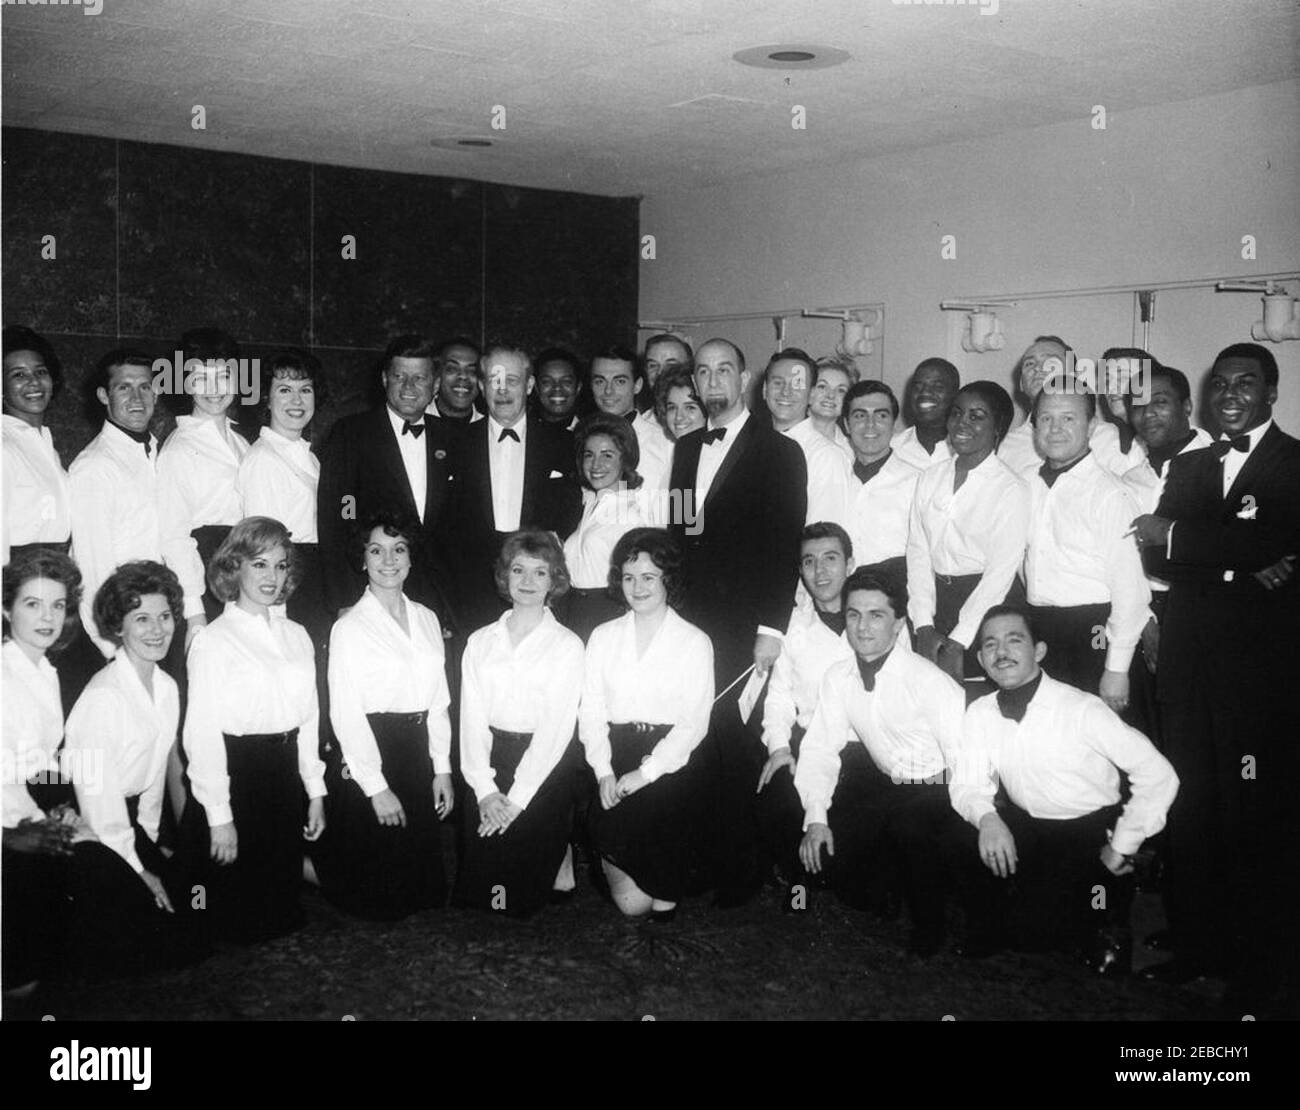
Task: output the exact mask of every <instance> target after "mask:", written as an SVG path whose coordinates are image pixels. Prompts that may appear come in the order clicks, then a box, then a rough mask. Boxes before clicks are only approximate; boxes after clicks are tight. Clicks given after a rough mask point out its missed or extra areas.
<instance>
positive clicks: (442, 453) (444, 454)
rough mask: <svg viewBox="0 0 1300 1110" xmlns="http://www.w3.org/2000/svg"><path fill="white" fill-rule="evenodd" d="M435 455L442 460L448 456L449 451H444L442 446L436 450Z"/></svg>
mask: <svg viewBox="0 0 1300 1110" xmlns="http://www.w3.org/2000/svg"><path fill="white" fill-rule="evenodd" d="M433 457H434V458H435V459H438V460H439V461H441V460H442V459H445V458H446V457H447V452H446V451H444V450H443V449H442V448H441V447H439V448H438V450H436V451H435V452H434V453H433Z"/></svg>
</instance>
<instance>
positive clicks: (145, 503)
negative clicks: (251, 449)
mask: <svg viewBox="0 0 1300 1110" xmlns="http://www.w3.org/2000/svg"><path fill="white" fill-rule="evenodd" d="M90 386H91V390H92V392H93V394H94V397H95V399H96V400H97V401H98V402H99V403H100V404H101V405H102V406H103V407H104V414H105V420H104V426H103V428H102V429H101V430H100V433H99V435H97V436H96V437H95V438H94V439H92V440H91V441H90V443H88V444H87V445H86V447H85V449H84V450H83V451H82V452H81V454H79V455H78V456H77V457H76V458H75V459H73V461H72V465H71V466H70V467H69V468H68V480H69V486H70V491H71V498H70V503H71V508H72V557H73V558H74V559H75V560H76V561H77V565H78V566H79V567H80V568H81V578H82V589H83V593H82V599H81V620H82V624H83V625H84V627H85V629H86V631H87V632H89V633H90V637H91V639H92V640H93V641H94V643H95V646H96V647H98V648H99V650H100V653H101V654H102V655H103V656H104V658H105V659H111V658H112V657H113V653H114V652H115V651H116V650H117V647H116V645H115V644H113V643H111V642H110V641H108V640H105V639H103V638H101V637H100V636H99V635H98V634H97V633H98V630H97V628H96V625H95V622H94V618H93V607H94V602H95V592H96V591H97V590H98V589H99V587H100V586H101V585H102V584H103V583H104V582H105V581H107V579H108V577H109V575H111V574H112V573H113V571H115V570H116V569H117V568H118V567H119V566H121V565H122V564H123V563H128V562H131V561H132V560H136V559H148V560H151V561H152V562H155V563H160V562H162V541H161V538H160V532H159V527H158V506H157V493H156V484H157V469H156V467H157V460H158V440H157V439H156V438H155V437H154V436H153V435H151V434H150V432H149V422H150V421H151V420H152V419H153V412H154V405H155V403H156V401H157V398H156V396H155V394H154V376H153V360H152V359H150V358H149V357H148V356H147V355H144V354H141V353H140V352H138V351H130V350H122V349H119V350H115V351H110V352H109V353H108V354H106V355H105V356H104V357H103V358H101V359H100V360H99V363H98V365H97V366H96V367H95V372H94V374H93V375H92V376H91V381H90Z"/></svg>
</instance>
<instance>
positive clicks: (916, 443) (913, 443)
mask: <svg viewBox="0 0 1300 1110" xmlns="http://www.w3.org/2000/svg"><path fill="white" fill-rule="evenodd" d="M960 388H961V374H960V373H958V371H957V367H955V366H954V365H953V364H952V363H951V362H949V361H948V360H947V359H946V358H927V359H922V360H921V361H920V362H919V363H917V365H916V369H915V370H913V371H912V376H911V377H910V378H909V379H908V382H907V389H906V391H905V392H904V394H903V401H904V408H905V410H906V415H907V417H908V418H909V419H910V420H911V421H912V423H911V426H910V427H907V428H903V429H901V430H899V432H898V434H897V435H895V436H894V450H895V451H896V452H897V453H898V455H899V457H900V458H902V459H903V460H904V461H906V462H909V463H911V464H912V466H914V467H916V468H917V469H919V470H924V469H925V468H926V467H928V466H930V465H932V464H933V463H940V462H943V461H944V459H947V458H951V457H952V452H950V451H949V450H948V413H949V411H950V410H951V409H952V403H953V401H954V400H955V399H956V397H957V390H959V389H960ZM849 392H850V393H851V392H852V390H850V391H849ZM893 408H894V417H895V420H897V417H898V402H897V401H895V402H894V406H893Z"/></svg>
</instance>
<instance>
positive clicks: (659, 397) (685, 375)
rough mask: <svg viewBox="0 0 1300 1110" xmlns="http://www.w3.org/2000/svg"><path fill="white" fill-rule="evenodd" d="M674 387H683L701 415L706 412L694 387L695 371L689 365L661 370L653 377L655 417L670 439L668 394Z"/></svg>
mask: <svg viewBox="0 0 1300 1110" xmlns="http://www.w3.org/2000/svg"><path fill="white" fill-rule="evenodd" d="M674 389H685V390H686V391H687V393H688V394H689V395H690V398H691V400H692V401H694V402H695V404H696V407H697V408H699V410H700V415H701V416H704V415H705V414H706V412H707V410H706V409H705V407H704V402H703V401H701V400H700V394H699V390H697V389H696V388H695V373H694V372H693V371H692V370H691V369H690V367H687V366H674V367H673V368H672V369H670V370H665V371H663V373H661V374H660V375H659V377H657V378H656V379H655V419H657V420H658V421H659V426H660V427H661V428H663V430H664V432H665V433H667V435H668V438H669V439H672V433H671V432H669V431H668V394H669V393H671V392H672V391H673V390H674Z"/></svg>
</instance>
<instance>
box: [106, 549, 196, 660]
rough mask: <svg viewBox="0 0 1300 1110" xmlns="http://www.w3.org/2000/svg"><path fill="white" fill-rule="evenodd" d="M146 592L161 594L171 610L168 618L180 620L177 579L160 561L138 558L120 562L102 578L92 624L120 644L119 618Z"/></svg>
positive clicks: (179, 595) (180, 605)
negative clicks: (106, 576) (115, 568)
mask: <svg viewBox="0 0 1300 1110" xmlns="http://www.w3.org/2000/svg"><path fill="white" fill-rule="evenodd" d="M148 594H162V595H163V597H165V598H166V599H167V607H168V608H169V609H171V611H172V619H173V620H174V621H175V622H176V623H177V624H180V622H181V619H182V614H183V613H184V607H183V606H184V597H183V595H182V593H181V583H180V579H178V578H177V577H176V575H175V573H173V572H172V571H170V570H168V569H167V568H166V567H165V566H163V565H162V563H155V562H151V561H149V560H145V559H141V560H138V561H136V562H133V563H123V564H122V565H121V566H120V567H118V568H117V570H115V571H113V573H112V574H110V575H109V576H108V578H107V579H105V581H104V584H103V585H102V586H100V587H99V592H98V593H96V594H95V605H94V614H95V627H96V628H98V629H99V634H100V636H101V637H103V638H104V639H105V640H110V641H112V642H113V643H114V644H117V645H118V646H119V647H120V646H121V644H122V622H123V621H124V620H126V618H127V616H128V615H129V614H130V613H132V612H134V611H135V610H136V609H137V608H138V607H139V605H140V599H141V598H142V597H145V596H147V595H148Z"/></svg>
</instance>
